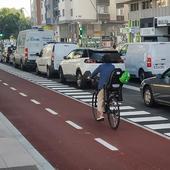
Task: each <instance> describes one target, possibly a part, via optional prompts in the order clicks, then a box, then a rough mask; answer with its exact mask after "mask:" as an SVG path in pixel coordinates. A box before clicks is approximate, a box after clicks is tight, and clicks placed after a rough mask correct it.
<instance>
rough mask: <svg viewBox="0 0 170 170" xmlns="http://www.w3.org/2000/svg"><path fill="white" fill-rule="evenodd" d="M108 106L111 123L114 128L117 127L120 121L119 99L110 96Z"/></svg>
mask: <svg viewBox="0 0 170 170" xmlns="http://www.w3.org/2000/svg"><path fill="white" fill-rule="evenodd" d="M107 107H108V111H107V115H108V121H109V125H110V127H111V128H112V129H117V128H118V126H119V122H120V108H119V103H118V100H117V99H116V98H115V97H114V96H111V97H109V100H108V106H107Z"/></svg>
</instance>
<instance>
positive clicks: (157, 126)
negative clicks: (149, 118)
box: [144, 123, 170, 130]
mask: <svg viewBox="0 0 170 170" xmlns="http://www.w3.org/2000/svg"><path fill="white" fill-rule="evenodd" d="M144 126H146V127H148V128H150V129H154V130H158V129H170V123H162V124H150V125H144Z"/></svg>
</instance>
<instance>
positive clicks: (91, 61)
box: [84, 59, 96, 63]
mask: <svg viewBox="0 0 170 170" xmlns="http://www.w3.org/2000/svg"><path fill="white" fill-rule="evenodd" d="M84 62H85V63H96V60H93V59H85V60H84Z"/></svg>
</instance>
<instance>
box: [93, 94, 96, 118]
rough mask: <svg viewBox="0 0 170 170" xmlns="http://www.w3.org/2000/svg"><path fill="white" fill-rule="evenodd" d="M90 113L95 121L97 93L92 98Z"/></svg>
mask: <svg viewBox="0 0 170 170" xmlns="http://www.w3.org/2000/svg"><path fill="white" fill-rule="evenodd" d="M92 113H93V117H94V119H95V120H97V92H94V93H93V96H92Z"/></svg>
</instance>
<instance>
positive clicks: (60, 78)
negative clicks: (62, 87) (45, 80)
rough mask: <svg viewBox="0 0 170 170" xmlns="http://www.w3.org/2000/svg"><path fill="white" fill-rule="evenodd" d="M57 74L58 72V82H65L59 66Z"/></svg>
mask: <svg viewBox="0 0 170 170" xmlns="http://www.w3.org/2000/svg"><path fill="white" fill-rule="evenodd" d="M58 74H59V81H60V83H65V82H66V79H65V77H64V74H63V70H62V68H61V67H60V68H59V71H58Z"/></svg>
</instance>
